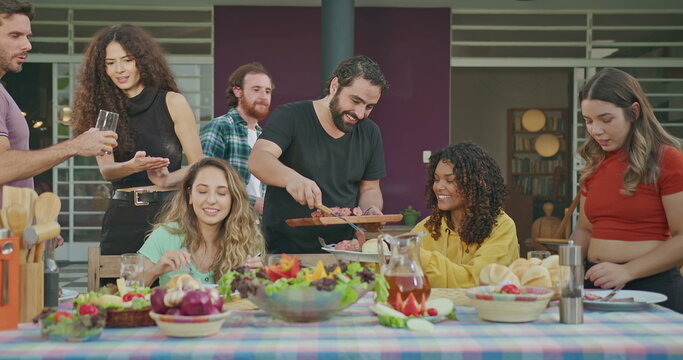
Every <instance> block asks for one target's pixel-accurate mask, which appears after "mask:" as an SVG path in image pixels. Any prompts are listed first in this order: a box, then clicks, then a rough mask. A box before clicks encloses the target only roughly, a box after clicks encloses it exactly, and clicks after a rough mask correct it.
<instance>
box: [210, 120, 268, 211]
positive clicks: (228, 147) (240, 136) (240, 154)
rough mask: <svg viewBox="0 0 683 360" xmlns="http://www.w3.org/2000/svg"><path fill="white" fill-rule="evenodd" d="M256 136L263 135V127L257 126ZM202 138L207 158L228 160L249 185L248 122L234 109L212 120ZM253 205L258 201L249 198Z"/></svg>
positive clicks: (249, 150)
mask: <svg viewBox="0 0 683 360" xmlns="http://www.w3.org/2000/svg"><path fill="white" fill-rule="evenodd" d="M256 135H257V136H260V135H261V127H260V126H259V125H258V124H256ZM200 138H201V140H202V151H203V152H204V155H205V156H210V157H217V158H221V159H224V160H227V161H228V162H229V163H230V164H231V165H232V166H234V167H235V169H236V170H237V172H238V173H239V174H240V175H241V176H242V180H244V183H245V184H247V183H249V176H250V174H249V169H248V168H247V162H248V161H249V154H251V147H250V146H249V141H248V136H247V122H246V121H245V120H244V119H242V116H240V114H239V113H238V112H237V109H235V108H232V109H230V110H229V111H228V113H227V114H225V115H223V116H219V117H217V118H215V119H213V120H211V121H210V122H209V123H208V124H206V125H204V127H203V128H202V131H201V134H200ZM265 189H266V184H264V183H261V193H264V192H265ZM249 198H250V199H249V200H250V201H251V203H252V204H253V203H254V201H255V200H256V199H255V198H254V197H253V196H249Z"/></svg>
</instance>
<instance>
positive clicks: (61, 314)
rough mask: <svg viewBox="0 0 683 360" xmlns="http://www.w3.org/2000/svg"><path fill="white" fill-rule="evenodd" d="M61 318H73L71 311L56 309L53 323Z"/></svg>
mask: <svg viewBox="0 0 683 360" xmlns="http://www.w3.org/2000/svg"><path fill="white" fill-rule="evenodd" d="M63 318H67V319H73V318H74V314H72V313H70V312H68V311H64V310H60V311H57V312H56V313H55V323H58V322H59V320H61V319H63Z"/></svg>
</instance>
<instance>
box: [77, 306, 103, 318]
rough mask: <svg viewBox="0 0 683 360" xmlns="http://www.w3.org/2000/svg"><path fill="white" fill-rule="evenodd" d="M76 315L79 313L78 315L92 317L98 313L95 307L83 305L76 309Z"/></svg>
mask: <svg viewBox="0 0 683 360" xmlns="http://www.w3.org/2000/svg"><path fill="white" fill-rule="evenodd" d="M78 313H79V314H80V315H92V316H95V315H97V314H99V311H98V310H97V306H95V305H92V304H84V305H81V306H80V307H79V308H78Z"/></svg>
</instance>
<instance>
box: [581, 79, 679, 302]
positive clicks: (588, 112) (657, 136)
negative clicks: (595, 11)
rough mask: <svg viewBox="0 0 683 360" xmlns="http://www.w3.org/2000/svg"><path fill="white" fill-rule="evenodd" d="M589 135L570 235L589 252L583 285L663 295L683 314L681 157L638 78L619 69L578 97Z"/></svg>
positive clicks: (593, 83) (592, 84) (583, 152)
mask: <svg viewBox="0 0 683 360" xmlns="http://www.w3.org/2000/svg"><path fill="white" fill-rule="evenodd" d="M580 100H581V113H582V115H583V119H584V121H585V124H586V130H587V132H588V134H589V135H590V137H587V140H586V142H585V144H584V145H583V147H582V148H581V150H580V153H581V156H582V157H583V159H584V160H585V161H586V166H585V167H584V169H583V171H582V175H581V212H580V216H579V223H578V225H577V228H576V230H575V233H574V239H575V241H576V243H577V244H578V245H582V246H583V248H584V249H587V254H585V255H587V266H586V268H587V271H586V287H596V288H603V289H608V288H617V287H624V288H626V289H635V290H647V291H654V292H659V293H663V294H665V295H666V296H667V297H668V300H667V301H666V302H664V303H662V305H664V306H666V307H668V308H671V309H673V310H676V311H678V312H683V278H681V274H680V272H679V269H678V266H679V265H680V264H681V263H683V217H681V216H680V215H681V214H683V154H681V150H680V149H681V146H680V143H679V141H678V140H677V139H676V138H675V137H673V136H671V135H670V134H668V133H667V132H666V131H665V130H664V129H663V128H662V126H661V125H660V124H659V122H658V120H657V118H656V117H655V115H654V113H653V110H652V106H651V105H650V103H649V101H648V100H647V98H646V96H645V93H644V92H643V90H642V88H641V86H640V84H639V83H638V81H637V80H636V79H635V78H634V77H632V76H631V75H629V74H627V73H625V72H623V71H621V70H617V69H612V68H606V69H603V70H601V71H600V72H598V73H597V74H595V76H593V77H592V78H591V79H590V80H589V81H588V82H587V83H586V85H585V86H584V88H583V89H582V90H581V93H580Z"/></svg>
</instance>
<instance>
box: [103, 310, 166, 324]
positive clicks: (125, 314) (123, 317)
mask: <svg viewBox="0 0 683 360" xmlns="http://www.w3.org/2000/svg"><path fill="white" fill-rule="evenodd" d="M151 309H152V308H151V307H145V308H142V309H139V310H133V309H126V310H115V309H109V311H107V325H106V327H108V328H128V327H139V326H154V325H156V322H154V320H152V318H151V317H150V316H149V312H150V310H151Z"/></svg>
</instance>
